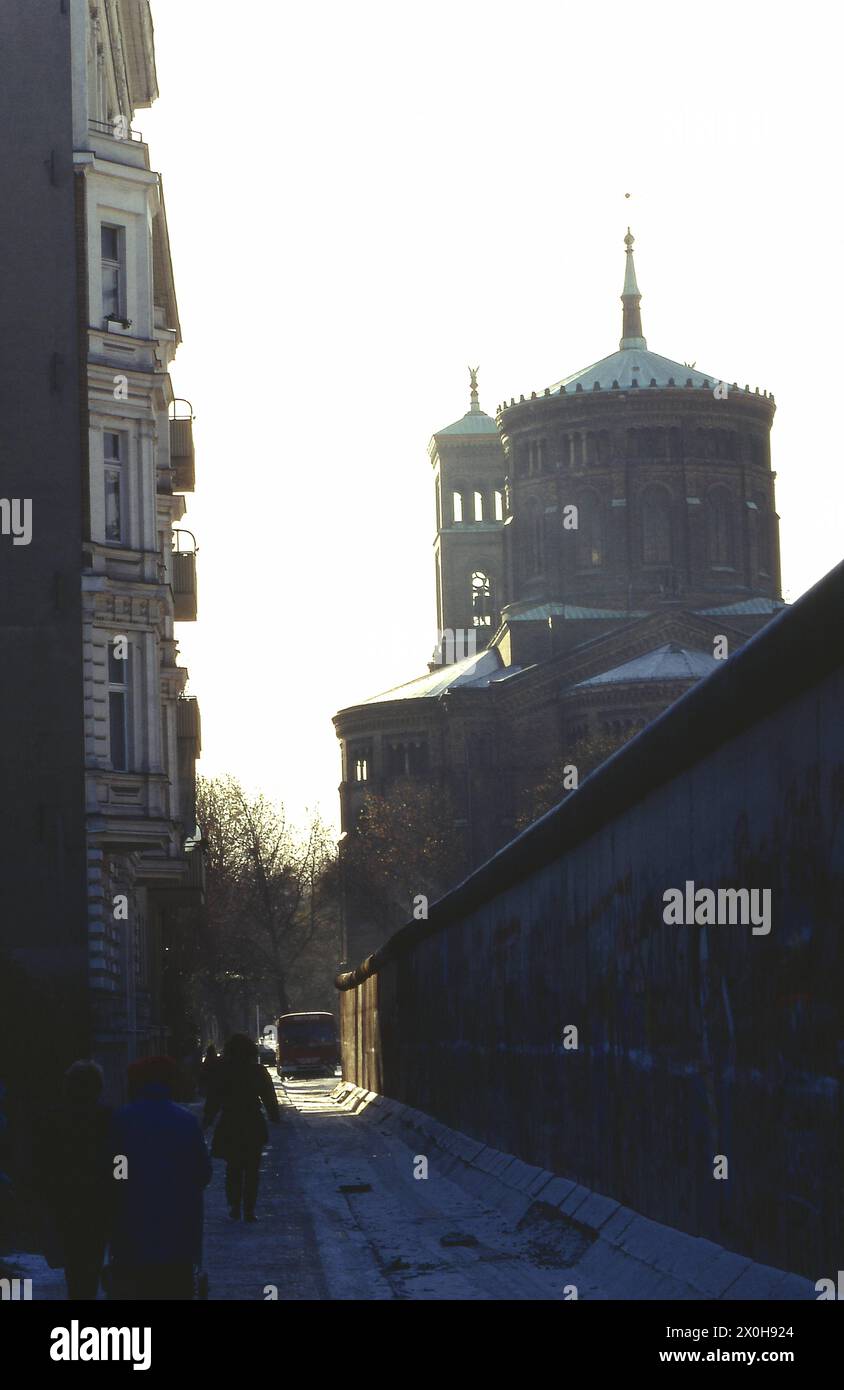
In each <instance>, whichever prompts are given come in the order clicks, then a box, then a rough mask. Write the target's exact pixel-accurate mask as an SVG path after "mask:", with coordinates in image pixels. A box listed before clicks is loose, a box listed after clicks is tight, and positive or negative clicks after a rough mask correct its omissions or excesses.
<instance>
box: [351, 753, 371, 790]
mask: <svg viewBox="0 0 844 1390" xmlns="http://www.w3.org/2000/svg"><path fill="white" fill-rule="evenodd" d="M349 763H350V767H351V773H352V780H353V781H355V782H368V781H369V776H370V767H371V765H372V747H371V745H370V744H368V743H358V744H354V745H353V746H352V747H351V748H350V749H349Z"/></svg>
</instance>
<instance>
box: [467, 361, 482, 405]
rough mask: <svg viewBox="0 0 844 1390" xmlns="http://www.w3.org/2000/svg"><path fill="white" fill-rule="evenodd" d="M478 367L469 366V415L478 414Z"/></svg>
mask: <svg viewBox="0 0 844 1390" xmlns="http://www.w3.org/2000/svg"><path fill="white" fill-rule="evenodd" d="M479 371H480V367H470V368H469V413H470V415H480V414H481V407H480V405H479V403H478V372H479Z"/></svg>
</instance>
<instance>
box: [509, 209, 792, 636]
mask: <svg viewBox="0 0 844 1390" xmlns="http://www.w3.org/2000/svg"><path fill="white" fill-rule="evenodd" d="M624 240H625V245H626V268H625V277H624V290H623V293H622V296H621V302H622V309H623V318H622V336H621V341H620V343H619V347H618V351H617V352H614V353H612V354H611V355H610V356H609V357H605V358H604V359H603V360H602V361H600V362H596V363H594V364H593V365H592V366H590V367H586V368H585V369H584V370H581V371H579V372H575V373H573V374H572V375H571V376H568V377H566V378H564V380H563V381H559V382H557V383H556V384H555V385H554V386H550V387H546V388H545V390H544V392H542V393H539V394H538V393H537V392H533V394H532V396H531V397H530V399H529V400H525V398H524V396H522V397H521V398H520V400H519V401H516V400H511V401H510V403H509V405H506V404H505V405H503V406H502V407H501V408H500V410H499V414H498V424H499V428H500V430H501V438H502V442H503V445H504V448H505V450H506V454H507V475H508V484H509V489H510V497H511V511H512V522H511V521H510V520H508V525H507V527H506V533H507V561H508V569H509V573H510V584H509V588H510V593H509V598H508V601H509V603H510V604H511V614H512V615H513V616H516V612H517V610H518V609H519V608H520V606H524V607H527V608H535V607H536V605H537V604H546V605H547V604H549V603H550V604H564V605H568V606H579V607H580V608H581V609H595V610H605V611H607V610H612V611H613V612H617V613H618V615H619V616H622V615H623V612H624V610H627V611H632V610H639V611H645V612H648V611H653V610H654V608H659V607H664V606H665V605H682V606H684V607H711V606H713V605H717V604H719V603H720V604H735V603H738V602H744V603H753V602H758V601H761V602H762V603H763V605H764V604H766V603H770V602H771V601H776V600H778V599H779V598H780V596H781V595H780V568H779V548H778V539H779V536H778V518H777V515H776V511H775V505H774V475H773V473H772V471H771V456H770V438H769V436H770V430H771V424H772V421H773V417H774V410H775V406H774V400H773V397H772V396H770V395H769V394H768V392H760V390H759V388H758V387H756V388H755V390H751V388H750V387H749V386H743V387H742V386H739V385H738V384H737V383H735V382H734V383H733V384H732V385H729V384H728V383H726V382H723V381H722V380H721V378H720V377H719V376H718V375H716V374H713V373H711V372H703V371H700V370H698V369H697V368H696V366H694V365H693V366H689V365H688V363H683V362H676V361H673V360H671V359H670V358H667V357H662V356H660V355H659V354H658V353H655V352H653V351H651V350H650V349H649V348H648V345H647V341H646V339H645V336H644V332H643V328H642V316H641V311H640V307H639V305H640V300H641V295H640V292H639V286H638V284H637V281H636V270H635V266H634V262H633V236H632V235H631V233H630V230H629V228H628V232H627V236H626V237H625V238H624ZM507 616H508V615H507V614H505V619H506V617H507Z"/></svg>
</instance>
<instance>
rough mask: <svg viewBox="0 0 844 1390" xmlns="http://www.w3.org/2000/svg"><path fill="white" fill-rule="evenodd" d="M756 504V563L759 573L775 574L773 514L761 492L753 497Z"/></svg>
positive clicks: (754, 514)
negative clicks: (772, 554)
mask: <svg viewBox="0 0 844 1390" xmlns="http://www.w3.org/2000/svg"><path fill="white" fill-rule="evenodd" d="M753 500H754V502H755V503H756V511H755V512H754V513H753V516H754V520H755V524H756V563H757V566H758V568H759V573H760V574H764V575H770V574H772V573H773V563H772V560H771V550H772V547H771V514H770V512H769V511H768V499H767V498H766V497H765V495H764V494H763V493H761V492H756V493H754V495H753Z"/></svg>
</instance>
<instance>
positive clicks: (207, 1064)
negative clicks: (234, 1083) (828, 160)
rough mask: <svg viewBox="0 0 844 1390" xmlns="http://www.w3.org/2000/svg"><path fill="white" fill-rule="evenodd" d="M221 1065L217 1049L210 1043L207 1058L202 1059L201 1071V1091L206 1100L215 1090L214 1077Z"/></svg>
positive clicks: (206, 1052) (206, 1051)
mask: <svg viewBox="0 0 844 1390" xmlns="http://www.w3.org/2000/svg"><path fill="white" fill-rule="evenodd" d="M219 1065H220V1059H219V1057H218V1056H217V1049H216V1047H215V1046H214V1044H213V1043H209V1044H208V1046H207V1047H206V1049H205V1056H204V1057H203V1059H202V1065H201V1067H200V1069H199V1089H200V1091H201V1092H202V1094H203V1095H204V1096H205V1097H206V1099H207V1098H208V1096H209V1095H210V1094H211V1091H212V1090H213V1087H214V1076H215V1074H216V1071H217V1068H218V1066H219Z"/></svg>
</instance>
